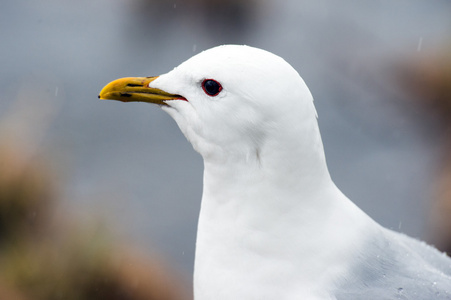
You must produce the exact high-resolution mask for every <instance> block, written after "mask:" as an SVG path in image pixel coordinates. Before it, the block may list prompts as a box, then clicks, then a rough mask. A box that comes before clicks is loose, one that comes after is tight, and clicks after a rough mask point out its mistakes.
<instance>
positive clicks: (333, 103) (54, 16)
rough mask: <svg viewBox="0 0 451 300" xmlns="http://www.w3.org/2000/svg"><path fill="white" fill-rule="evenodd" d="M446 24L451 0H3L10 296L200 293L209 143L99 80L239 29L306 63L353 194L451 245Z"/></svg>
mask: <svg viewBox="0 0 451 300" xmlns="http://www.w3.org/2000/svg"><path fill="white" fill-rule="evenodd" d="M450 33H451V2H449V1H445V0H442V1H433V2H430V1H406V0H403V1H389V0H383V1H355V0H343V1H339V2H337V1H331V0H303V1H295V0H289V1H278V0H246V1H245V0H242V1H240V0H232V1H221V0H214V1H207V0H205V1H204V0H185V1H176V0H89V1H88V0H78V1H67V0H66V1H56V0H39V1H31V0H23V1H11V0H6V1H3V2H2V7H1V10H0V41H1V42H0V45H1V46H0V180H1V182H0V188H1V190H0V202H1V203H2V204H0V263H2V265H3V266H7V267H3V268H2V270H1V271H0V296H1V295H3V296H2V297H0V298H1V299H190V298H191V287H190V284H191V283H190V282H191V278H192V275H191V274H192V270H193V267H192V266H193V260H194V249H195V237H196V224H197V216H198V211H199V205H200V197H201V193H202V160H201V157H200V156H199V155H198V154H197V153H196V152H195V151H194V150H193V149H192V147H191V145H190V144H189V143H188V142H187V141H186V140H185V138H184V137H183V135H182V134H181V132H180V131H179V129H178V128H177V126H176V124H175V122H174V121H173V120H172V119H171V118H170V117H169V116H168V115H166V114H165V113H164V112H162V111H160V109H159V108H158V107H156V106H151V105H148V104H144V103H130V104H123V103H120V102H114V101H100V100H98V99H97V95H98V92H99V91H100V89H101V88H102V87H103V86H104V85H105V84H106V83H108V82H109V81H111V80H113V79H116V78H119V77H126V76H150V75H159V74H162V73H165V72H167V71H169V70H171V69H172V68H173V67H175V66H177V65H178V64H179V63H181V62H183V61H184V60H186V59H188V58H189V57H191V56H192V55H195V54H197V53H199V52H201V51H202V50H205V49H208V48H210V47H213V46H216V45H220V44H227V43H234V44H247V45H251V46H255V47H260V48H263V49H266V50H269V51H271V52H273V53H275V54H278V55H280V56H282V57H283V58H285V59H286V60H287V61H288V62H289V63H290V64H292V65H293V67H294V68H295V69H297V70H298V71H299V73H300V74H301V76H302V77H303V78H304V80H305V81H306V83H307V85H308V86H309V87H310V89H311V92H312V94H313V96H314V98H315V104H316V107H317V110H318V113H319V124H320V129H321V132H322V136H323V141H324V145H325V151H326V156H327V161H328V165H329V168H330V172H331V174H332V177H333V178H334V180H335V182H336V183H337V185H338V186H339V187H340V188H341V189H342V190H343V192H344V193H345V194H346V195H348V196H349V197H350V198H351V199H352V200H353V201H354V202H355V203H357V205H358V206H360V207H361V208H362V209H363V210H364V211H366V212H367V213H368V214H369V215H370V216H372V217H373V218H374V219H375V220H377V221H378V222H379V223H381V224H382V225H384V226H386V227H389V228H392V229H394V230H397V231H401V232H405V233H407V234H409V235H412V236H414V237H418V238H421V239H425V240H427V241H429V242H431V243H434V244H435V245H437V246H438V247H439V248H441V249H442V250H443V251H446V250H447V249H451V246H450V245H451V242H450V235H451V225H450V223H449V222H450V221H449V219H450V217H449V216H450V214H451V208H450V207H451V204H449V203H448V201H450V200H451V192H450V191H449V190H450V188H449V186H451V182H450V179H449V178H450V177H451V171H450V169H451V155H450V154H451V151H450V141H451V140H450V134H449V133H450V130H449V129H450V126H449V123H450V122H449V121H450V116H451V115H450V113H451V110H450V108H451V105H450V103H451V91H450V90H451V46H450V45H451V34H450ZM138 253H139V254H138ZM74 265H75V266H74ZM147 266H148V267H147ZM91 277H92V278H91ZM135 277H136V278H135ZM80 278H85V279H83V280H82V282H80ZM60 281H61V282H62V281H64V284H63V283H60V284H56V282H60ZM155 282H156V283H155ZM44 287H45V288H44ZM80 287H83V288H84V289H85V290H86V292H82V293H81V292H80V293H81V294H80V295H78V294H77V296H74V295H75V294H76V293H75V292H73V291H74V290H77V291H79V290H80ZM112 287H114V288H112ZM161 287H163V288H162V291H159V292H155V291H154V290H152V289H158V288H161ZM71 289H72V290H71ZM105 290H108V291H109V292H111V294H109V295H108V294H105V292H104V291H105ZM2 293H3V294H2ZM152 293H153V294H152ZM68 295H72V298H70V297H69V296H68ZM77 297H78V298H77ZM96 297H97V298H96Z"/></svg>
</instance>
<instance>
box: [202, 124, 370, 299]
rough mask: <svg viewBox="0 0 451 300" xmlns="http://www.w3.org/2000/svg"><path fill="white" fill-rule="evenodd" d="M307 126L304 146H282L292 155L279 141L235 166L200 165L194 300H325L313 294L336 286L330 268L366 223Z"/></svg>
mask: <svg viewBox="0 0 451 300" xmlns="http://www.w3.org/2000/svg"><path fill="white" fill-rule="evenodd" d="M315 121H316V120H315ZM312 126H313V127H314V128H304V130H305V131H306V132H309V133H310V138H300V139H299V142H298V143H297V144H296V143H295V142H293V141H290V143H285V145H291V146H290V147H291V148H283V149H277V148H275V147H277V146H276V145H284V143H283V138H284V137H281V136H279V137H276V138H277V139H278V140H273V141H267V142H266V143H265V145H264V146H263V147H262V148H261V149H258V150H255V151H250V154H249V155H246V156H243V157H241V158H239V157H235V158H232V159H230V158H229V160H228V161H224V160H222V159H221V158H222V157H221V155H220V153H219V154H218V156H214V157H209V158H205V159H204V164H205V171H204V191H203V197H202V206H201V212H200V217H199V225H198V236H197V245H196V263H195V275H194V277H195V278H194V280H195V284H194V288H195V298H196V300H203V299H294V298H299V297H300V296H303V299H327V291H318V290H315V288H314V287H315V286H328V285H325V283H324V282H325V281H326V282H329V283H330V282H331V281H334V280H336V279H338V277H339V276H340V273H341V270H342V266H340V265H336V262H337V261H345V259H341V258H344V257H345V256H348V255H352V251H351V250H350V247H351V246H350V245H349V243H348V241H350V240H356V235H363V231H364V230H365V228H355V226H354V224H357V223H356V222H360V223H362V224H366V223H365V222H367V223H368V224H369V223H372V222H371V221H370V219H369V218H368V217H367V216H366V215H365V214H364V213H363V212H361V211H360V210H359V209H358V208H357V207H355V206H354V204H352V203H351V202H350V201H349V200H348V199H347V198H346V197H345V196H344V195H343V194H342V193H341V192H340V191H339V190H338V189H337V188H336V186H335V185H334V183H333V182H332V180H331V179H330V176H329V173H328V170H327V166H326V162H325V158H324V151H323V146H322V142H321V138H320V135H319V130H318V128H317V125H316V122H315V124H313V125H312ZM312 129H313V131H312ZM312 132H314V133H316V134H313V135H311V133H312ZM303 133H305V132H300V133H299V134H303ZM281 139H282V140H281ZM252 153H254V155H252ZM228 157H231V156H230V155H228ZM250 187H251V188H250ZM356 219H368V221H364V220H358V221H356ZM330 232H335V234H334V235H332V236H331V234H330ZM326 233H327V234H326ZM357 240H359V239H357ZM355 246H356V245H355V243H354V244H353V245H352V247H353V248H355ZM331 247H333V249H334V250H333V251H331V249H330V248H331ZM326 270H327V272H326ZM325 274H328V275H327V276H325ZM300 282H303V283H305V286H302V285H301V284H300ZM275 287H277V289H276V288H275ZM307 287H308V288H307ZM266 288H267V289H266ZM286 291H290V292H292V293H294V294H293V295H287V294H286ZM306 297H307V298H306Z"/></svg>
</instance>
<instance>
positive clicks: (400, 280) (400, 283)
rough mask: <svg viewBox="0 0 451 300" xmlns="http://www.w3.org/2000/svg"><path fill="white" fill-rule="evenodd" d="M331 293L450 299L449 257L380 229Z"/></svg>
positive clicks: (346, 296) (343, 296)
mask: <svg viewBox="0 0 451 300" xmlns="http://www.w3.org/2000/svg"><path fill="white" fill-rule="evenodd" d="M334 294H335V296H336V298H337V299H340V300H342V299H343V300H352V299H369V300H372V299H374V300H376V299H378V300H383V299H420V300H421V299H425V300H430V299H451V259H450V258H449V257H447V256H446V254H444V253H441V252H439V251H437V250H436V249H435V248H433V247H431V246H428V245H427V244H425V243H424V242H420V241H418V240H415V239H413V238H410V237H408V236H406V235H403V234H400V233H397V232H393V231H391V230H388V229H382V234H381V235H380V237H378V238H377V239H376V238H374V239H369V240H368V241H367V242H366V243H365V245H364V246H363V247H362V249H361V251H360V253H359V254H358V255H357V256H356V257H355V260H354V262H353V264H352V266H351V270H350V272H349V273H348V274H347V276H346V278H345V279H344V280H343V281H342V282H340V283H339V285H338V286H337V289H336V291H335V293H334Z"/></svg>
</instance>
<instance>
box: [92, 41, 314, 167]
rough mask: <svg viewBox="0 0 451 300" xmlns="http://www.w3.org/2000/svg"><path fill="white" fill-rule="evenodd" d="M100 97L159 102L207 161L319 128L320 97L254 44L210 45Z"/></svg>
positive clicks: (249, 152) (245, 155)
mask: <svg viewBox="0 0 451 300" xmlns="http://www.w3.org/2000/svg"><path fill="white" fill-rule="evenodd" d="M99 98H100V99H111V100H119V101H123V102H133V101H139V102H149V103H154V104H157V105H159V106H160V107H161V108H162V109H163V110H165V111H166V112H167V113H169V114H170V115H171V116H172V117H173V118H174V119H175V121H176V122H177V124H178V125H179V127H180V129H181V130H182V132H183V133H184V135H185V136H186V137H187V139H188V140H189V141H190V142H191V143H192V145H193V147H194V148H195V149H196V150H197V151H198V152H199V153H200V154H201V155H202V156H203V157H204V159H209V158H212V159H213V158H218V157H229V158H230V157H238V158H240V157H241V158H246V159H248V158H249V157H251V156H253V155H255V154H257V156H258V153H259V151H261V150H262V149H263V148H265V145H267V144H271V143H277V142H279V143H280V142H283V139H293V138H299V136H298V137H295V136H293V135H295V134H300V131H302V128H303V127H309V126H312V124H313V126H314V127H315V126H317V124H316V111H315V108H314V106H313V98H312V96H311V94H310V91H309V89H308V88H307V86H306V85H305V83H304V81H303V80H302V78H301V77H300V76H299V74H298V73H297V72H296V70H294V68H292V67H291V66H290V65H289V64H288V63H287V62H286V61H285V60H283V59H282V58H281V57H279V56H277V55H274V54H272V53H270V52H267V51H265V50H261V49H257V48H253V47H249V46H239V45H224V46H219V47H215V48H212V49H209V50H206V51H204V52H201V53H199V54H197V55H195V56H193V57H192V58H190V59H188V60H187V61H185V62H183V63H182V64H180V65H179V66H178V67H176V68H174V69H173V70H172V71H170V72H168V73H166V74H164V75H161V76H156V77H129V78H121V79H118V80H115V81H113V82H111V83H109V84H108V85H106V86H105V87H104V88H103V89H102V91H101V92H100V95H99ZM268 137H279V138H280V139H281V140H280V141H277V142H276V141H274V140H271V139H268Z"/></svg>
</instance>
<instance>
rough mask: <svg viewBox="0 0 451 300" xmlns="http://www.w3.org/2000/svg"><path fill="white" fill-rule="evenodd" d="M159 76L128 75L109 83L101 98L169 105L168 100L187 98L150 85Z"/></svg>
mask: <svg viewBox="0 0 451 300" xmlns="http://www.w3.org/2000/svg"><path fill="white" fill-rule="evenodd" d="M157 78H158V76H157V77H126V78H120V79H116V80H114V81H112V82H110V83H108V84H107V85H106V86H105V87H104V88H103V89H102V90H101V91H100V94H99V99H103V100H118V101H122V102H148V103H154V104H159V105H167V104H166V103H165V101H166V100H176V99H179V100H185V101H186V99H185V98H184V97H183V96H180V95H174V94H169V93H166V92H165V91H162V90H160V89H155V88H151V87H149V83H151V82H152V81H154V80H155V79H157Z"/></svg>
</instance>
